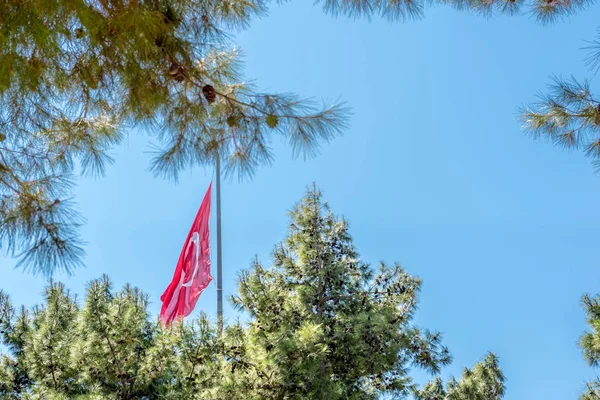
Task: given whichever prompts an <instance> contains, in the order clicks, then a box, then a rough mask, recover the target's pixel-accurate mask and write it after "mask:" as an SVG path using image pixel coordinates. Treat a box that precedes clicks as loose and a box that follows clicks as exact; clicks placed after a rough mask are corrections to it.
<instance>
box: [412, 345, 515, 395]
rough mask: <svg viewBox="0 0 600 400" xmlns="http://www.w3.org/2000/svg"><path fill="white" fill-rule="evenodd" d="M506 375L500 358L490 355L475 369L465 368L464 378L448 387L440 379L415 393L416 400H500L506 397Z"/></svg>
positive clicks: (448, 383)
mask: <svg viewBox="0 0 600 400" xmlns="http://www.w3.org/2000/svg"><path fill="white" fill-rule="evenodd" d="M504 391H505V385H504V375H503V374H502V371H501V370H500V366H499V365H498V358H497V357H496V356H495V355H494V354H492V353H490V354H488V355H487V356H486V357H485V358H484V359H483V360H482V361H481V362H479V363H477V364H476V365H475V366H474V367H473V368H471V369H470V368H465V370H464V371H463V374H462V378H461V379H460V380H459V381H457V380H456V379H455V378H451V379H450V380H449V381H448V382H447V383H446V385H444V383H443V382H442V380H441V379H440V378H439V377H436V378H435V379H434V380H432V381H431V382H429V383H428V384H427V385H425V386H424V387H423V389H420V390H419V389H417V390H415V391H414V396H415V398H416V400H464V399H469V400H499V399H502V398H503V397H504Z"/></svg>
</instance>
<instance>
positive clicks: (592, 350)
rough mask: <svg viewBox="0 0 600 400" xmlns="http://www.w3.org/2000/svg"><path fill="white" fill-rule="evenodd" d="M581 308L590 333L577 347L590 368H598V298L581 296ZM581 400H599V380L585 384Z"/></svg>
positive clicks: (599, 300)
mask: <svg viewBox="0 0 600 400" xmlns="http://www.w3.org/2000/svg"><path fill="white" fill-rule="evenodd" d="M581 303H582V305H583V308H584V309H585V311H586V314H587V323H588V325H589V326H590V331H588V332H585V333H584V334H583V335H582V336H581V339H580V341H579V346H580V347H581V349H582V350H583V358H584V359H585V361H586V362H587V363H588V364H589V365H590V366H592V367H598V366H600V296H595V297H593V298H592V297H590V296H588V295H585V296H583V299H582V300H581ZM580 399H581V400H599V399H600V379H599V378H596V379H595V380H594V381H592V382H588V383H587V384H586V388H585V391H584V393H582V394H581V396H580Z"/></svg>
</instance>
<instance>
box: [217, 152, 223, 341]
mask: <svg viewBox="0 0 600 400" xmlns="http://www.w3.org/2000/svg"><path fill="white" fill-rule="evenodd" d="M216 170H217V171H216V175H217V176H216V183H217V184H216V189H217V190H216V192H217V327H218V334H219V336H221V333H222V332H223V257H222V248H221V160H220V157H219V153H217V156H216Z"/></svg>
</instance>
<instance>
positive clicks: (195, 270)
mask: <svg viewBox="0 0 600 400" xmlns="http://www.w3.org/2000/svg"><path fill="white" fill-rule="evenodd" d="M211 188H212V182H211V183H210V185H209V186H208V190H207V191H206V194H205V195H204V200H202V204H201V205H200V210H198V214H197V215H196V219H195V220H194V223H193V224H192V229H190V233H188V236H187V239H186V240H185V244H184V246H183V249H182V250H181V255H180V256H179V261H178V262H177V267H176V268H175V274H174V275H173V280H172V281H171V284H170V285H169V287H167V289H166V290H165V292H164V293H163V295H162V296H160V300H161V301H162V308H161V310H160V320H161V322H162V323H163V324H164V325H169V324H171V322H172V321H173V320H174V319H176V318H178V317H186V316H188V315H190V313H191V312H192V311H193V310H194V306H195V305H196V302H197V301H198V298H199V297H200V294H201V293H202V292H203V291H204V289H206V287H207V286H208V284H209V283H210V281H212V276H211V275H210V229H209V221H210V192H211Z"/></svg>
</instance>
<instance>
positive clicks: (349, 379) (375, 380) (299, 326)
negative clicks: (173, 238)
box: [233, 189, 450, 400]
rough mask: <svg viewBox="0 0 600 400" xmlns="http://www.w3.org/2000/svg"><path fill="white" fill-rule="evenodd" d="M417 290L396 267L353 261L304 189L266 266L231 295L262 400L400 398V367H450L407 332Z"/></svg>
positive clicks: (415, 332)
mask: <svg viewBox="0 0 600 400" xmlns="http://www.w3.org/2000/svg"><path fill="white" fill-rule="evenodd" d="M419 288H420V281H419V280H418V279H416V278H414V277H411V276H409V275H408V274H407V273H406V272H405V271H404V270H403V269H402V268H401V267H400V266H399V265H394V266H387V265H385V264H381V265H380V266H379V268H377V269H375V270H374V269H372V268H371V267H370V266H369V265H367V264H365V263H363V262H361V261H360V260H359V258H358V254H357V253H356V251H355V249H354V247H353V245H352V239H351V237H350V235H349V233H348V224H347V223H346V222H345V221H344V220H341V219H339V218H337V217H335V216H334V215H333V214H332V213H331V212H330V211H329V209H328V208H327V205H326V204H324V203H323V202H322V200H321V195H320V193H319V192H318V191H317V190H316V189H314V190H312V191H311V192H310V193H309V194H308V195H307V197H306V198H305V199H304V200H302V201H301V202H300V203H299V204H298V205H297V206H296V208H295V209H294V210H293V211H292V212H291V223H290V230H289V234H288V237H287V239H286V240H285V241H284V242H283V243H281V244H280V245H279V246H277V247H276V249H275V250H274V253H273V265H272V266H270V267H264V266H263V265H262V264H261V263H260V262H258V261H256V262H255V263H254V265H253V266H252V268H251V269H250V270H249V271H247V272H245V273H243V274H242V276H241V278H240V284H239V294H238V295H236V296H234V297H233V303H234V304H235V305H237V306H238V307H239V308H240V309H241V310H243V311H245V312H247V313H248V314H250V315H251V316H252V322H251V323H250V325H249V327H248V334H249V337H250V338H251V343H250V345H251V347H250V348H251V351H252V353H251V354H252V355H251V358H253V359H256V360H259V361H260V365H262V366H263V368H264V369H266V370H267V371H268V378H267V380H268V385H269V387H270V388H271V395H270V396H269V397H268V398H274V399H275V398H282V397H281V396H283V395H284V394H285V393H292V394H293V398H303V399H304V398H305V399H314V398H323V399H332V400H333V399H376V398H378V395H380V394H383V393H391V394H395V395H404V394H406V393H407V392H408V388H409V386H410V378H409V376H408V374H407V371H408V368H409V367H411V366H417V367H421V368H425V369H427V370H429V371H431V372H434V373H435V372H438V371H439V369H440V367H441V366H443V365H446V364H448V363H449V362H450V356H449V354H448V350H447V349H446V348H445V347H444V346H442V345H441V335H440V334H439V333H433V332H429V331H427V330H422V329H419V328H417V327H415V326H413V325H412V324H411V320H412V317H413V314H414V312H415V308H416V303H417V298H416V296H417V292H418V290H419Z"/></svg>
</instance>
